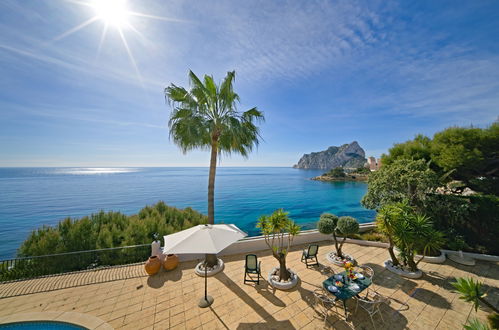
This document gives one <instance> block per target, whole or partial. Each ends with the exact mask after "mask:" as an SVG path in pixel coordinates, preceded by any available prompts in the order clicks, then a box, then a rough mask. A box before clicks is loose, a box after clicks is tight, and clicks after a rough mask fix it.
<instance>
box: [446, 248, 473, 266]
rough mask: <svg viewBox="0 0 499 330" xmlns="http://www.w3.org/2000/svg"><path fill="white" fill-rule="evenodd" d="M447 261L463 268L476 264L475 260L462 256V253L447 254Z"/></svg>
mask: <svg viewBox="0 0 499 330" xmlns="http://www.w3.org/2000/svg"><path fill="white" fill-rule="evenodd" d="M449 259H450V260H452V261H454V262H455V263H458V264H460V265H465V266H475V264H476V261H475V259H473V258H470V257H466V256H464V255H463V251H459V253H458V254H449Z"/></svg>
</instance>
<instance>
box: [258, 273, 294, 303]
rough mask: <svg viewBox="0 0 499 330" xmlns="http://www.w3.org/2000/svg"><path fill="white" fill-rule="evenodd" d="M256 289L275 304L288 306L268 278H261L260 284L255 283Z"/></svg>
mask: <svg viewBox="0 0 499 330" xmlns="http://www.w3.org/2000/svg"><path fill="white" fill-rule="evenodd" d="M255 290H256V291H257V292H258V293H259V294H260V295H262V297H264V298H265V299H267V300H268V301H269V302H271V303H272V304H274V305H275V306H280V307H286V304H285V303H284V302H283V301H282V300H281V299H279V298H278V297H277V296H276V295H275V294H274V292H275V289H274V288H273V287H272V286H271V285H270V284H269V282H267V281H266V280H264V279H262V280H260V284H259V285H255Z"/></svg>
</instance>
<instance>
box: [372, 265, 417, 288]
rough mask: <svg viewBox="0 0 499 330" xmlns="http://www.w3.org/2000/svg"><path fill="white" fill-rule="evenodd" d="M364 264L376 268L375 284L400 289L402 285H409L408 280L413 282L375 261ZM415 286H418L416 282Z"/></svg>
mask: <svg viewBox="0 0 499 330" xmlns="http://www.w3.org/2000/svg"><path fill="white" fill-rule="evenodd" d="M363 265H364V266H368V267H371V268H372V269H373V270H374V285H377V286H382V287H385V288H388V289H398V288H399V287H401V286H402V285H408V284H407V282H412V281H410V280H408V279H406V278H404V277H401V276H399V275H397V274H394V273H392V272H390V271H388V270H386V269H385V267H383V266H381V265H378V264H374V263H366V264H363ZM412 283H414V282H412ZM414 286H416V284H414Z"/></svg>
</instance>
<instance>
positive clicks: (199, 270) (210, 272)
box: [194, 258, 225, 276]
mask: <svg viewBox="0 0 499 330" xmlns="http://www.w3.org/2000/svg"><path fill="white" fill-rule="evenodd" d="M224 267H225V265H224V262H223V260H222V259H220V258H218V259H217V264H216V265H215V266H214V267H213V268H212V269H208V271H207V272H206V276H213V275H215V274H218V273H220V272H221V271H222V270H224ZM194 272H195V273H196V275H199V276H204V274H205V271H204V261H201V262H200V263H198V264H197V265H196V268H194Z"/></svg>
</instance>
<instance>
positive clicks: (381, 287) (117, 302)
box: [0, 241, 499, 329]
mask: <svg viewBox="0 0 499 330" xmlns="http://www.w3.org/2000/svg"><path fill="white" fill-rule="evenodd" d="M319 245H320V250H319V262H320V263H321V265H320V266H319V267H311V268H308V269H307V268H306V267H305V264H303V263H301V262H300V256H301V250H302V249H303V248H304V247H305V245H297V246H295V247H294V248H293V251H291V252H290V253H289V255H288V259H287V260H288V267H290V268H292V269H293V270H295V271H296V272H297V273H298V275H299V277H300V283H299V284H298V286H297V287H295V288H294V289H292V290H290V291H279V290H277V291H274V290H272V288H271V287H270V286H269V285H268V283H267V281H266V280H263V281H261V282H260V284H259V285H256V284H246V285H245V284H243V275H244V254H233V255H228V256H224V257H223V259H224V261H225V270H224V271H223V272H222V273H219V274H217V275H215V276H214V277H212V278H209V280H208V291H209V294H210V295H212V296H213V297H214V298H215V301H214V303H213V305H212V306H211V307H210V308H206V309H201V308H199V307H198V306H197V302H198V300H199V298H200V297H201V295H202V292H203V288H204V279H203V278H201V277H198V276H197V275H195V274H194V270H193V268H194V266H195V261H187V262H182V263H181V264H180V265H179V267H178V268H177V269H176V270H174V271H171V272H165V271H163V270H162V271H161V272H160V273H159V274H157V275H155V276H151V277H148V276H147V275H146V274H145V272H144V269H143V265H142V264H140V265H139V264H135V265H128V266H122V267H114V268H109V269H102V270H91V271H82V272H77V273H71V274H62V275H57V276H49V277H44V278H38V279H31V280H23V281H16V282H10V283H4V284H0V297H1V298H2V299H0V323H2V322H9V321H12V320H14V319H15V317H16V314H19V313H28V314H26V315H27V317H28V318H29V317H31V318H32V319H33V318H36V315H39V314H36V313H38V312H58V313H53V314H47V315H49V316H50V315H52V316H53V318H57V317H58V316H59V315H60V314H61V313H62V312H73V313H74V312H76V313H83V314H87V315H91V316H94V317H97V318H98V319H100V320H102V321H101V323H96V324H95V328H99V327H100V328H104V325H103V322H107V323H108V324H109V325H111V326H112V327H114V328H116V329H121V328H123V329H169V328H172V329H177V328H178V329H196V328H199V329H201V328H202V329H216V328H220V329H259V328H261V329H267V328H273V329H280V328H282V329H301V328H307V329H310V328H319V329H320V328H323V327H324V322H323V319H322V317H321V315H320V312H319V309H318V308H317V307H318V306H317V305H316V302H315V299H314V295H313V291H314V289H317V288H320V287H321V283H322V281H323V280H325V279H326V278H327V273H328V271H330V269H328V268H329V267H330V268H332V270H333V271H334V272H340V271H341V268H340V267H336V266H334V265H331V264H330V263H329V262H328V261H327V260H326V259H325V254H326V252H328V251H331V250H332V249H333V246H332V244H331V242H330V241H322V242H320V243H319ZM345 252H347V253H349V254H351V255H354V256H355V257H356V259H357V260H358V263H359V264H367V265H369V266H370V267H372V268H373V269H374V271H375V276H374V285H375V286H376V289H377V290H378V291H379V292H380V293H381V294H383V295H385V296H388V297H390V298H391V299H390V304H389V305H383V306H382V313H383V317H384V319H385V323H382V322H381V320H380V319H379V318H378V316H375V317H374V320H375V322H376V328H378V329H384V328H386V329H388V328H389V329H406V328H409V329H459V328H462V324H463V323H466V321H467V320H468V319H470V318H474V317H477V318H479V319H481V320H485V319H486V315H487V311H484V310H482V309H479V310H478V311H477V312H475V310H474V309H473V306H472V305H471V304H470V303H466V302H464V301H462V300H460V299H458V296H459V295H458V294H457V293H454V292H453V290H452V289H453V288H452V286H451V285H450V282H451V281H453V280H454V277H472V278H475V279H478V280H480V281H482V282H484V284H485V287H486V290H487V293H488V299H489V301H491V302H492V303H493V304H495V305H496V306H497V305H498V304H499V290H498V289H497V288H498V287H499V267H498V263H496V262H484V261H478V262H477V265H476V266H473V267H470V266H461V265H457V264H455V263H452V262H451V261H446V262H445V263H444V264H427V263H421V264H420V266H421V267H420V268H421V269H422V270H423V271H424V272H425V275H424V276H423V278H421V279H419V280H412V279H405V278H402V277H399V276H397V275H395V274H393V273H391V272H389V271H387V270H385V269H384V268H383V266H382V265H383V261H384V260H386V259H387V258H388V254H387V251H386V249H384V248H380V247H372V246H361V245H357V244H349V243H347V244H345ZM257 255H258V256H259V258H260V260H261V261H262V274H263V275H264V276H265V274H268V272H269V271H270V270H271V268H272V267H274V266H276V261H275V259H274V258H273V257H272V256H271V255H270V254H269V252H268V251H266V250H263V251H259V252H257ZM348 306H349V308H350V310H351V311H352V312H353V311H354V310H355V301H349V302H348ZM66 314H71V313H66ZM327 320H328V326H329V327H331V328H337V329H346V328H353V329H371V328H372V324H371V321H370V318H369V316H368V315H367V313H365V312H364V311H363V310H361V309H360V308H359V310H358V311H357V312H356V313H353V314H352V315H350V316H349V318H348V319H347V320H346V321H345V320H344V319H343V314H342V313H340V314H335V313H334V312H332V313H331V314H330V316H329V317H328V319H327Z"/></svg>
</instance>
